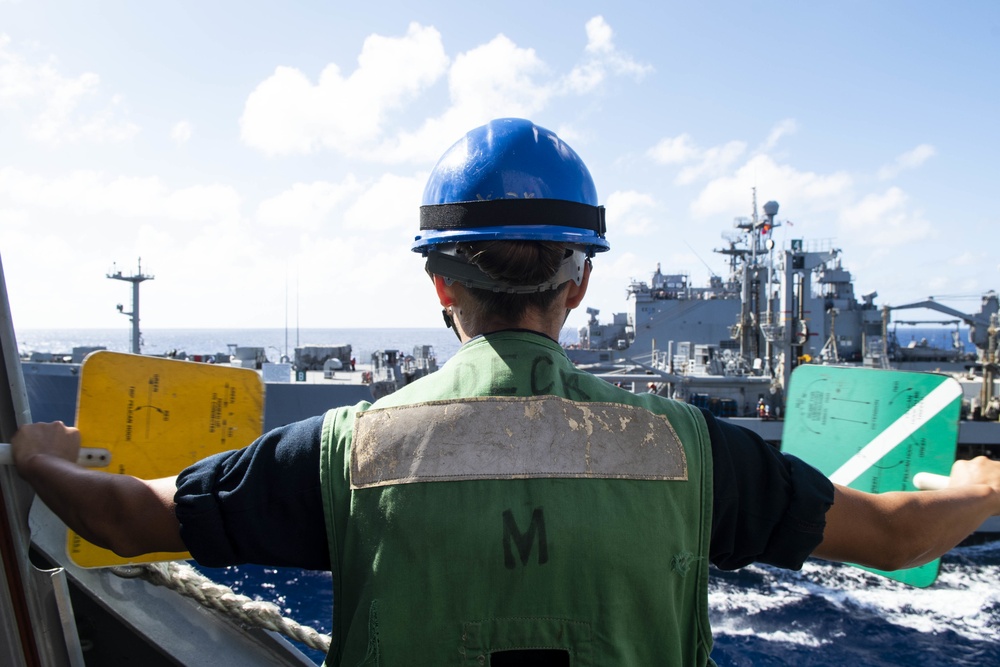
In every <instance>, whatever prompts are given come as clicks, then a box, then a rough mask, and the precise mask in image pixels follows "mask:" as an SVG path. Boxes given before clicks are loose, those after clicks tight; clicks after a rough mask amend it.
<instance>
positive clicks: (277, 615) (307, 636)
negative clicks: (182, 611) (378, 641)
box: [110, 561, 331, 653]
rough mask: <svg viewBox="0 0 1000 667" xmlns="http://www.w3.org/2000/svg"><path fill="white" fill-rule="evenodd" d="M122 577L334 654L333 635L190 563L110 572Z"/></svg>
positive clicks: (150, 565) (154, 564)
mask: <svg viewBox="0 0 1000 667" xmlns="http://www.w3.org/2000/svg"><path fill="white" fill-rule="evenodd" d="M110 569H111V570H112V571H113V572H114V573H115V574H117V575H118V576H120V577H128V578H133V577H140V578H142V579H145V580H147V581H149V582H150V583H153V584H156V585H157V586H164V587H165V588H170V589H173V590H175V591H177V592H178V593H180V594H182V595H186V596H188V597H190V598H193V599H195V600H196V601H198V602H199V603H200V604H201V605H203V606H205V607H208V608H209V609H215V610H216V611H220V612H222V613H224V614H226V615H227V616H230V617H232V618H235V619H236V620H238V621H241V622H243V623H245V624H247V625H253V626H256V627H261V628H265V629H267V630H273V631H275V632H280V633H281V634H283V635H285V636H286V637H291V638H292V639H294V640H296V641H298V642H301V643H303V644H305V645H306V646H308V647H310V648H313V649H316V650H317V651H322V652H323V653H326V652H327V651H329V650H330V641H331V639H330V635H324V634H320V633H319V632H317V631H316V630H315V629H314V628H310V627H306V626H303V625H300V624H299V623H296V622H295V621H293V620H292V619H290V618H285V617H284V616H282V615H281V609H280V608H279V607H278V605H276V604H274V603H272V602H264V601H261V600H254V599H252V598H249V597H247V596H245V595H240V594H238V593H236V592H235V591H233V589H231V588H229V587H228V586H223V585H222V584H217V583H215V582H214V581H212V580H211V579H209V578H208V577H206V576H204V575H203V574H201V573H200V572H198V571H197V570H196V569H194V568H193V567H191V566H190V565H188V564H187V563H181V562H177V561H169V562H166V563H147V564H145V565H135V566H125V567H113V568H110Z"/></svg>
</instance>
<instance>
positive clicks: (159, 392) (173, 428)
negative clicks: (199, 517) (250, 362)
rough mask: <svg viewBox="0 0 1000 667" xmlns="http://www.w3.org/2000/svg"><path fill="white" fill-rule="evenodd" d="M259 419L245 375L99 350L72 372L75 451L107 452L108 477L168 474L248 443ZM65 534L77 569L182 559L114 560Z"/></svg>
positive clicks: (258, 396) (253, 386)
mask: <svg viewBox="0 0 1000 667" xmlns="http://www.w3.org/2000/svg"><path fill="white" fill-rule="evenodd" d="M263 413H264V385H263V382H262V381H261V379H260V376H259V375H258V374H257V373H256V371H253V370H250V369H245V368H230V367H226V366H214V365H212V364H200V363H194V362H189V361H177V360H173V359H161V358H157V357H146V356H141V355H134V354H122V353H118V352H106V351H101V352H95V353H93V354H91V355H90V356H88V357H87V358H86V359H85V360H84V362H83V367H82V369H81V372H80V394H79V400H78V401H77V413H76V426H77V428H79V429H80V436H81V445H82V446H83V447H85V448H94V449H105V450H107V452H108V455H109V456H110V465H108V467H107V470H108V471H109V472H111V473H116V474H121V475H132V476H134V477H139V478H142V479H156V478H159V477H170V476H172V475H176V474H178V473H179V472H180V471H181V470H183V469H184V468H186V467H187V466H189V465H191V464H192V463H194V462H195V461H198V460H200V459H203V458H205V457H206V456H209V455H211V454H215V453H217V452H222V451H227V450H230V449H237V448H239V447H243V446H245V445H247V444H249V443H251V442H252V441H253V440H254V439H255V438H257V436H259V435H260V433H261V430H262V428H263V421H264V419H263ZM81 458H84V457H83V456H81ZM68 532H69V534H68V536H67V552H68V554H69V557H70V559H72V560H73V562H74V563H76V564H77V565H79V566H80V567H106V566H110V565H126V564H132V563H149V562H155V561H163V560H179V559H185V558H190V554H187V553H153V554H147V555H145V556H140V557H137V558H121V557H119V556H117V555H115V554H114V553H112V552H111V551H108V550H106V549H101V548H100V547H97V546H95V545H93V544H91V543H90V542H87V541H86V540H84V539H83V538H82V537H80V536H79V535H77V534H76V533H74V532H72V531H68Z"/></svg>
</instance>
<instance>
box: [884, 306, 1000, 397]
mask: <svg viewBox="0 0 1000 667" xmlns="http://www.w3.org/2000/svg"><path fill="white" fill-rule="evenodd" d="M909 308H927V309H929V310H936V311H938V312H939V313H944V314H945V315H952V316H954V317H957V318H959V319H960V320H962V321H963V322H965V323H966V324H967V325H968V326H969V341H970V342H971V343H972V344H973V345H975V346H976V354H977V356H978V358H979V363H980V364H981V365H982V368H983V388H982V390H981V392H980V394H979V403H980V405H981V406H982V409H983V410H984V411H985V410H986V408H987V406H988V405H989V404H990V402H991V401H992V400H993V381H994V379H995V378H996V376H997V370H998V366H997V331H998V330H1000V315H998V313H1000V299H997V293H996V292H993V291H989V292H987V293H986V294H984V295H983V298H982V305H981V306H980V309H979V312H978V313H975V314H968V313H963V312H962V311H960V310H956V309H954V308H952V307H950V306H946V305H944V304H943V303H939V302H937V301H935V300H934V299H933V298H930V299H927V300H925V301H918V302H916V303H907V304H904V305H902V306H886V307H885V310H884V314H883V318H884V319H888V316H889V311H890V310H904V309H909Z"/></svg>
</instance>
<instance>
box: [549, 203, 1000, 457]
mask: <svg viewBox="0 0 1000 667" xmlns="http://www.w3.org/2000/svg"><path fill="white" fill-rule="evenodd" d="M778 208H779V206H778V203H777V202H774V201H769V202H767V203H765V204H764V206H763V215H759V214H758V208H757V201H756V193H755V194H754V200H753V208H752V214H751V216H750V217H740V218H736V219H735V221H734V223H733V229H732V230H731V231H730V232H727V233H724V234H723V238H724V239H725V241H726V244H725V246H724V247H722V248H720V249H717V250H716V252H718V253H720V254H722V255H724V256H726V257H727V258H728V275H726V276H721V275H712V276H711V278H710V279H709V282H708V284H707V285H704V286H695V285H693V284H692V282H691V280H690V277H689V275H688V274H684V273H670V272H664V271H663V270H662V269H661V267H660V266H659V265H658V266H657V267H656V270H655V271H654V272H653V273H652V277H651V279H650V280H649V281H648V282H647V281H639V280H633V281H631V282H630V283H629V285H628V299H629V301H630V303H631V311H630V312H621V313H616V314H614V315H613V317H612V319H611V321H610V322H605V323H601V322H600V321H599V320H598V317H597V316H598V315H599V312H598V311H597V310H594V309H588V311H587V312H588V314H589V315H590V320H589V322H588V324H587V326H585V327H582V328H581V329H580V331H579V344H578V345H575V346H572V347H570V348H568V349H567V354H568V355H569V356H570V358H571V359H572V360H573V361H574V362H576V363H577V364H578V365H579V366H580V367H582V368H586V369H588V370H590V371H592V372H594V373H596V374H598V375H600V376H602V377H605V378H606V379H607V380H608V381H610V382H617V383H621V384H622V385H624V386H627V387H630V388H632V389H633V390H635V391H655V392H657V393H660V394H663V395H668V396H671V397H673V398H676V399H677V400H681V401H686V402H689V403H693V404H695V405H698V406H699V407H703V408H707V409H709V410H711V411H712V412H713V413H714V414H716V415H717V416H720V417H724V418H729V419H734V420H736V421H738V422H739V423H740V424H741V425H743V426H747V427H749V428H751V429H753V430H755V431H757V432H758V433H760V434H761V435H762V436H763V437H764V438H765V439H767V440H769V441H771V442H774V443H775V444H778V443H780V441H781V429H782V417H783V414H784V410H785V401H784V399H785V394H786V389H787V388H788V386H789V381H790V377H791V374H792V371H793V370H794V369H795V368H796V367H798V366H801V365H803V364H827V365H854V366H863V367H868V368H892V369H897V370H915V371H933V372H940V373H947V374H950V375H953V376H954V377H955V378H956V379H957V380H958V381H959V382H960V383H961V384H962V387H963V394H964V400H963V409H962V416H963V420H962V422H961V424H960V427H959V455H960V456H967V455H971V454H979V453H987V454H993V455H997V454H1000V422H998V421H997V419H998V416H1000V399H998V391H997V386H996V371H997V331H998V328H1000V327H998V311H1000V303H998V298H997V294H996V292H993V291H990V292H987V293H986V294H984V295H982V299H981V304H980V308H979V311H978V312H974V313H964V312H960V311H958V310H956V309H954V308H951V307H949V306H946V305H944V304H942V303H939V302H937V301H935V300H934V299H932V298H929V299H927V300H924V301H920V302H916V303H908V304H902V305H897V306H888V305H883V306H878V305H876V303H875V300H876V298H877V297H878V294H877V293H876V292H871V293H868V294H863V295H861V296H860V298H859V297H858V296H857V295H856V294H855V291H854V280H853V277H852V276H851V273H850V271H848V270H847V269H845V268H844V266H843V264H842V258H841V250H840V249H839V248H837V247H836V246H835V245H834V243H833V242H832V241H830V240H818V241H810V240H805V239H792V240H791V241H790V242H788V244H787V246H786V247H779V246H778V244H777V243H776V240H775V238H774V236H775V235H774V231H775V229H777V228H778V227H780V226H781V225H782V223H781V221H780V220H779V219H778V217H777V214H778ZM920 311H923V312H927V311H933V312H934V313H935V314H936V315H937V316H938V318H939V319H934V320H912V319H908V320H905V321H904V320H900V319H894V315H898V314H899V313H902V312H907V313H909V312H920ZM942 314H943V315H945V316H948V317H950V318H951V319H948V320H942V319H940V316H941V315H942ZM931 323H934V324H937V325H950V326H953V327H954V329H953V331H952V337H951V338H952V342H951V344H950V345H947V346H943V347H939V346H934V345H930V344H928V343H927V342H926V341H923V340H921V341H911V342H909V343H908V344H901V343H900V341H899V337H898V336H897V333H896V332H897V327H898V325H914V324H931ZM960 331H967V335H968V340H969V342H970V343H971V344H972V346H973V347H974V348H975V352H974V353H973V352H967V351H966V346H965V345H964V344H963V342H962V341H961V339H960Z"/></svg>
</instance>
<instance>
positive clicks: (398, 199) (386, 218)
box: [344, 174, 426, 248]
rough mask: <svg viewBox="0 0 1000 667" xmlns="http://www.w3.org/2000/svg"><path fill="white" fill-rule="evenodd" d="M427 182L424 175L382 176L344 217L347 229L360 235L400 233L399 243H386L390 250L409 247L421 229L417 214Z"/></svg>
mask: <svg viewBox="0 0 1000 667" xmlns="http://www.w3.org/2000/svg"><path fill="white" fill-rule="evenodd" d="M425 180H426V176H425V175H418V176H413V177H407V176H396V175H394V174H385V175H383V176H382V178H380V179H379V180H378V181H377V182H375V183H374V184H372V186H371V187H369V188H368V189H367V190H366V191H365V192H364V193H362V194H361V196H360V197H358V198H357V200H356V201H355V202H354V204H353V205H351V206H350V207H349V208H348V210H347V211H346V212H345V213H344V227H345V228H346V229H350V230H357V231H358V232H360V233H361V234H371V233H372V232H386V231H394V232H398V238H399V239H400V243H394V242H392V241H387V244H388V247H393V248H398V247H404V248H405V247H407V246H408V245H409V242H412V241H413V236H414V234H415V232H416V230H417V227H418V224H417V219H418V215H419V214H418V210H419V206H420V197H421V193H422V192H423V189H424V182H425Z"/></svg>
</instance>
